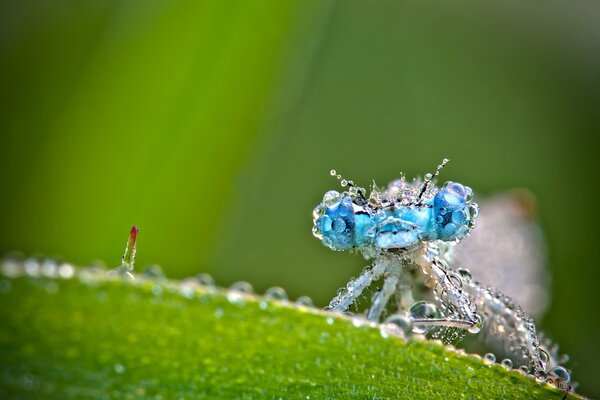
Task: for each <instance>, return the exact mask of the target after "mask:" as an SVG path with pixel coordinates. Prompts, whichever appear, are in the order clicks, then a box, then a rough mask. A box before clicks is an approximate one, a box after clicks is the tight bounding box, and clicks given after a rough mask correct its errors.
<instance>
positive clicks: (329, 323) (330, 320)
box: [327, 317, 335, 325]
mask: <svg viewBox="0 0 600 400" xmlns="http://www.w3.org/2000/svg"><path fill="white" fill-rule="evenodd" d="M334 322H335V320H334V319H333V317H327V325H333V323H334Z"/></svg>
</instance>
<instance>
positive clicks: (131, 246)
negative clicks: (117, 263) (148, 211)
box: [121, 225, 138, 271]
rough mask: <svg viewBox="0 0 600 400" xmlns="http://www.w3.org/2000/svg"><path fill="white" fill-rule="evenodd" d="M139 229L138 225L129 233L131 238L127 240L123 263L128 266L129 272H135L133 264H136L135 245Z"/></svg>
mask: <svg viewBox="0 0 600 400" xmlns="http://www.w3.org/2000/svg"><path fill="white" fill-rule="evenodd" d="M137 234H138V228H137V226H136V225H134V226H133V228H131V231H130V232H129V238H128V239H127V245H126V246H125V253H124V254H123V258H122V259H121V262H122V263H123V265H125V266H127V270H128V271H133V266H134V265H133V264H134V262H135V244H136V240H137Z"/></svg>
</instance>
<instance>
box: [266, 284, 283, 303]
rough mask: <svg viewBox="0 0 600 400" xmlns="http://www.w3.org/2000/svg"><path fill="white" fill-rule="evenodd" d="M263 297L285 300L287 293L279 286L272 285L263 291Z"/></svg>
mask: <svg viewBox="0 0 600 400" xmlns="http://www.w3.org/2000/svg"><path fill="white" fill-rule="evenodd" d="M265 297H266V298H269V299H273V300H287V299H288V295H287V293H286V292H285V290H284V289H283V288H281V287H279V286H273V287H270V288H268V289H267V290H266V291H265Z"/></svg>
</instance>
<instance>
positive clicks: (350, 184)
mask: <svg viewBox="0 0 600 400" xmlns="http://www.w3.org/2000/svg"><path fill="white" fill-rule="evenodd" d="M329 174H330V175H331V176H334V177H335V178H336V179H337V180H339V181H340V185H342V187H346V186H348V187H349V188H350V194H356V193H358V194H359V195H360V197H361V199H362V200H364V201H367V199H366V198H365V193H366V190H365V189H364V188H362V187H360V186H356V185H355V184H354V182H353V181H350V180H346V179H344V178H342V175H340V174H338V173H337V171H336V170H335V169H332V170H331V171H329ZM353 189H354V190H353ZM353 192H354V193H353Z"/></svg>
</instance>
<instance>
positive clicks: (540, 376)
mask: <svg viewBox="0 0 600 400" xmlns="http://www.w3.org/2000/svg"><path fill="white" fill-rule="evenodd" d="M534 376H535V379H536V380H537V381H539V382H546V379H548V374H547V373H546V371H544V370H541V369H538V370H537V371H535V374H534Z"/></svg>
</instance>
